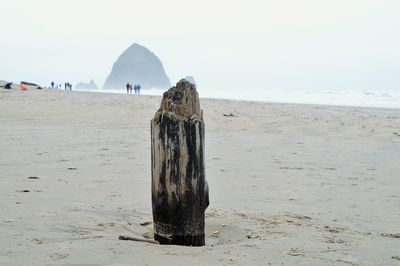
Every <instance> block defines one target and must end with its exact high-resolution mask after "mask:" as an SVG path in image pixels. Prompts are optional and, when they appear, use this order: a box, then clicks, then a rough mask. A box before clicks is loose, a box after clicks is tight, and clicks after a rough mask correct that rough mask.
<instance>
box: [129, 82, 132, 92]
mask: <svg viewBox="0 0 400 266" xmlns="http://www.w3.org/2000/svg"><path fill="white" fill-rule="evenodd" d="M129 93H130V94H132V84H129Z"/></svg>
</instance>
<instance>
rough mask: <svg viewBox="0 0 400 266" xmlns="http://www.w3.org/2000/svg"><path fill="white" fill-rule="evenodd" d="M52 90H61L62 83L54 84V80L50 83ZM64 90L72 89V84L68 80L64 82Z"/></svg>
mask: <svg viewBox="0 0 400 266" xmlns="http://www.w3.org/2000/svg"><path fill="white" fill-rule="evenodd" d="M50 85H51V89H52V90H62V84H56V83H55V82H54V81H52V82H51V83H50ZM64 90H66V91H72V84H71V83H69V82H65V83H64Z"/></svg>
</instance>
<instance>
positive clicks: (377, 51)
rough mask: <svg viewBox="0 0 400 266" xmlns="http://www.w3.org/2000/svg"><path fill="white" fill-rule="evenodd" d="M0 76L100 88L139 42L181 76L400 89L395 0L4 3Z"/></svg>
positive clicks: (259, 85) (224, 84) (210, 81)
mask: <svg viewBox="0 0 400 266" xmlns="http://www.w3.org/2000/svg"><path fill="white" fill-rule="evenodd" d="M0 7H1V11H0V79H4V80H12V81H15V82H17V81H21V80H26V81H32V82H37V83H40V84H49V83H50V81H51V80H56V81H59V82H64V81H68V80H69V81H71V82H72V83H75V84H76V83H77V82H78V81H89V80H90V79H94V80H95V81H96V83H97V84H98V85H99V86H101V87H102V85H103V83H104V80H105V78H106V77H107V75H108V74H109V73H110V71H111V67H112V64H113V63H114V61H115V60H116V59H117V57H118V56H119V55H120V54H121V53H122V52H123V51H124V50H125V49H126V48H127V47H129V46H130V45H131V44H132V43H134V42H137V43H139V44H141V45H144V46H146V47H147V48H149V49H150V50H151V51H153V52H154V53H155V54H156V55H157V56H158V57H159V58H160V59H161V61H162V62H163V64H164V68H165V70H166V72H167V75H168V76H169V77H170V79H171V81H172V82H173V83H174V82H176V81H177V80H178V79H180V78H181V77H183V76H186V75H193V76H194V77H195V79H196V80H197V82H198V83H199V86H200V89H201V87H207V88H209V89H218V88H225V89H226V88H233V89H235V88H244V87H246V88H249V90H250V89H252V88H255V89H263V88H265V89H269V88H274V89H280V88H282V89H336V88H340V89H348V88H349V89H398V90H400V15H399V12H400V1H398V0H376V1H371V0H335V1H332V0H279V1H278V0H274V1H272V0H243V1H235V0H229V1H228V0H219V1H217V0H202V1H198V0H197V1H190V0H185V1H184V0H169V1H164V0H160V1H149V0H147V1H136V0H35V1H33V0H25V1H24V0H1V4H0Z"/></svg>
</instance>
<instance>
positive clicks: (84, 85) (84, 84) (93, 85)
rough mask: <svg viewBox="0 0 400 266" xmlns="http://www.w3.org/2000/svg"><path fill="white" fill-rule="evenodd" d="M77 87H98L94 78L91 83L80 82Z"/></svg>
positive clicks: (95, 88) (88, 88)
mask: <svg viewBox="0 0 400 266" xmlns="http://www.w3.org/2000/svg"><path fill="white" fill-rule="evenodd" d="M75 89H77V90H97V89H98V87H97V85H96V83H95V82H94V80H91V81H90V82H89V83H85V82H79V83H78V84H76V86H75Z"/></svg>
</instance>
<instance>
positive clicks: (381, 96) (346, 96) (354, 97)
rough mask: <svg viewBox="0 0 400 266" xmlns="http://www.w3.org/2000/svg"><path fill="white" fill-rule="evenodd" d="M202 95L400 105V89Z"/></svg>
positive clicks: (203, 94) (207, 92) (205, 94)
mask: <svg viewBox="0 0 400 266" xmlns="http://www.w3.org/2000/svg"><path fill="white" fill-rule="evenodd" d="M93 92H101V93H119V94H125V93H126V90H93ZM163 92H164V91H163V90H158V89H150V90H142V91H141V94H143V95H162V94H163ZM198 92H199V96H200V98H212V99H229V100H244V101H257V102H271V103H296V104H317V105H338V106H357V107H377V108H400V90H380V91H377V90H343V89H338V90H274V89H265V90H251V89H247V90H246V89H223V90H221V89H218V90H211V89H202V88H198Z"/></svg>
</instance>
